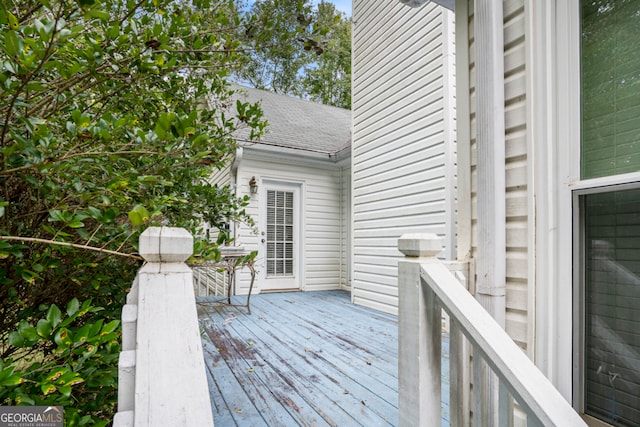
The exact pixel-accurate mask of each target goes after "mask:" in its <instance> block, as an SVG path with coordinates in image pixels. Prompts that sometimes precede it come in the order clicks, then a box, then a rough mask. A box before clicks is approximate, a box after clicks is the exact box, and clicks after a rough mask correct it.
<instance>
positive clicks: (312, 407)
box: [198, 291, 448, 427]
mask: <svg viewBox="0 0 640 427" xmlns="http://www.w3.org/2000/svg"><path fill="white" fill-rule="evenodd" d="M200 300H201V301H202V300H203V299H200ZM251 309H252V313H253V314H251V315H247V314H246V309H244V308H237V307H229V306H224V305H208V304H199V307H198V310H199V315H200V322H201V325H202V327H203V331H204V333H203V347H204V352H205V364H206V366H207V369H208V375H209V386H210V394H211V401H212V407H213V411H214V422H215V425H216V427H227V426H239V427H246V426H278V427H280V426H283V427H284V426H347V427H349V426H360V425H361V426H395V425H397V424H398V378H397V372H398V369H397V364H398V356H397V336H398V331H397V318H396V317H395V316H391V315H387V314H384V313H380V312H377V311H374V310H370V309H367V308H364V307H359V306H354V305H353V304H351V302H350V298H349V294H348V293H347V292H342V291H323V292H298V293H280V294H261V295H256V296H254V297H252V307H251ZM443 347H444V348H445V349H446V347H447V343H445V344H444V346H443ZM443 362H444V363H443V371H444V370H448V363H446V362H445V360H443ZM444 365H446V366H444ZM447 377H448V375H447ZM443 379H444V378H443ZM444 387H446V389H447V390H448V386H447V385H446V384H445V385H444V386H443V388H444ZM444 391H445V390H443V392H444ZM443 396H448V392H446V393H443ZM447 400H448V399H447ZM445 419H448V402H443V422H444V420H445Z"/></svg>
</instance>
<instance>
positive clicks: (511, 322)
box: [458, 0, 533, 350]
mask: <svg viewBox="0 0 640 427" xmlns="http://www.w3.org/2000/svg"><path fill="white" fill-rule="evenodd" d="M473 3H474V0H469V2H468V8H469V9H468V11H469V20H468V25H469V27H468V32H469V51H468V55H469V76H470V82H469V85H470V94H469V101H468V102H469V110H470V117H469V123H468V124H467V125H469V124H470V129H471V131H470V133H471V171H472V174H471V193H472V194H471V204H472V206H471V216H472V227H471V230H472V236H471V241H472V246H473V248H472V254H474V255H475V254H476V253H477V234H478V233H477V232H478V229H477V226H478V224H477V211H476V201H477V193H476V189H477V174H476V161H477V157H476V145H475V144H476V141H475V135H476V122H475V112H476V100H475V88H474V84H475V54H476V52H475V37H474V31H475V27H474V15H473ZM503 11H504V68H505V76H504V85H505V86H504V88H505V133H506V148H505V164H506V217H507V218H506V227H507V229H506V240H507V242H506V244H507V248H506V254H507V260H506V270H507V271H506V274H507V277H506V286H507V290H506V307H507V312H506V330H507V332H508V333H509V335H510V336H511V337H512V338H513V339H514V341H515V342H516V343H517V344H518V345H520V346H521V347H522V348H523V349H525V350H526V349H527V347H528V345H529V343H530V342H531V340H532V338H533V337H532V336H531V335H532V334H531V333H530V332H529V323H528V322H529V319H528V313H529V311H530V310H529V301H530V295H529V292H531V289H532V287H531V286H529V278H530V275H529V272H530V263H529V251H528V249H527V248H528V246H529V236H530V233H531V229H530V228H531V226H530V223H531V221H532V220H533V219H532V218H530V217H529V212H530V211H531V207H530V204H531V198H530V194H529V191H530V188H529V185H528V161H529V159H528V155H527V122H526V117H527V114H526V112H527V105H526V88H527V86H526V68H525V59H526V49H525V29H526V26H525V14H524V0H507V1H504V2H503ZM458 25H465V22H464V21H463V20H459V21H458ZM459 48H460V47H459ZM460 125H463V124H462V123H460Z"/></svg>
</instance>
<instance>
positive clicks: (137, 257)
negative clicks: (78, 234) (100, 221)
mask: <svg viewBox="0 0 640 427" xmlns="http://www.w3.org/2000/svg"><path fill="white" fill-rule="evenodd" d="M0 240H7V241H17V242H31V243H44V244H47V245H55V246H66V247H70V248H76V249H87V250H90V251H95V252H101V253H105V254H109V255H117V256H121V257H125V258H131V259H135V260H138V261H142V259H143V258H142V257H141V256H140V255H135V254H126V253H123V252H117V251H111V250H109V249H104V248H97V247H95V246H88V245H79V244H77V243H69V242H59V241H57V240H47V239H39V238H37V237H20V236H0Z"/></svg>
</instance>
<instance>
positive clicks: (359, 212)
mask: <svg viewBox="0 0 640 427" xmlns="http://www.w3.org/2000/svg"><path fill="white" fill-rule="evenodd" d="M353 20H354V26H353V65H354V67H353V91H352V93H353V99H352V106H353V139H352V168H353V169H352V181H353V182H352V195H353V214H352V215H353V261H352V262H353V276H352V299H353V301H354V302H355V303H356V304H362V305H366V306H369V307H373V308H376V309H379V310H382V311H385V312H389V313H393V314H396V313H397V304H398V301H397V296H398V288H397V260H398V258H399V252H398V251H397V239H398V237H400V236H401V235H402V234H405V233H411V232H432V233H437V234H440V235H442V236H446V238H447V244H446V251H445V253H443V255H444V256H446V257H449V258H450V257H454V256H455V255H454V254H455V245H454V243H453V242H454V238H455V229H454V221H453V217H454V212H455V211H454V209H455V200H454V193H455V192H454V189H455V173H454V172H455V164H454V162H455V144H454V142H455V141H454V134H455V121H454V116H455V111H454V103H455V101H454V98H453V97H454V88H453V80H454V74H453V71H454V66H455V65H454V46H453V43H454V35H453V30H454V28H453V27H454V22H453V12H451V11H448V10H446V9H444V8H442V7H440V6H436V5H433V4H428V5H427V6H424V7H421V8H419V9H412V8H408V7H406V6H404V5H402V4H401V3H399V2H395V1H394V2H389V1H371V0H354V1H353Z"/></svg>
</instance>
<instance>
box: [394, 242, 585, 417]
mask: <svg viewBox="0 0 640 427" xmlns="http://www.w3.org/2000/svg"><path fill="white" fill-rule="evenodd" d="M398 249H399V250H400V251H401V252H402V253H403V254H404V255H405V257H404V258H403V259H402V260H401V261H400V262H399V263H398V286H399V318H398V320H399V336H398V341H399V343H398V344H399V366H398V378H399V411H400V413H399V419H400V426H403V427H404V426H406V427H415V426H431V425H439V424H440V422H439V420H440V417H441V415H440V414H441V376H442V373H441V366H440V364H441V331H442V327H441V318H442V311H444V312H446V314H448V316H449V317H450V337H449V339H450V344H449V351H450V354H449V360H450V362H449V363H450V367H449V371H450V375H451V376H450V380H449V381H450V384H449V385H450V397H449V398H450V408H451V412H450V416H451V419H450V423H451V425H452V426H468V425H470V422H469V421H470V420H471V425H473V426H511V425H514V414H516V413H517V412H518V411H516V410H515V408H517V407H519V408H520V410H521V411H522V412H524V417H525V420H526V425H527V426H545V427H548V426H557V427H572V426H586V424H585V423H584V422H583V421H582V419H581V418H580V416H579V415H578V414H577V413H576V412H575V411H574V410H573V408H572V407H571V405H570V404H569V403H568V402H567V401H566V400H565V399H564V397H563V396H562V395H561V394H560V392H559V391H558V390H556V388H555V387H554V386H553V385H552V384H551V382H549V380H547V378H546V377H545V376H544V375H543V374H542V372H540V371H539V370H538V369H537V368H536V366H535V365H534V364H533V363H532V362H531V360H529V359H528V358H527V356H526V355H525V353H524V352H523V351H522V350H521V349H520V348H519V347H518V346H517V345H516V344H515V343H514V342H513V340H512V339H511V338H510V337H509V336H508V335H507V333H506V332H505V331H504V329H502V328H501V327H500V326H499V325H498V323H496V322H495V320H494V319H493V318H492V317H491V316H490V315H489V313H488V312H487V311H485V310H484V309H483V308H482V306H481V305H480V304H479V303H478V302H477V301H476V300H475V298H474V297H473V296H472V295H471V294H470V293H469V292H468V291H467V290H466V289H465V287H464V286H462V285H461V283H460V282H459V280H458V279H456V277H455V276H454V275H453V274H452V273H451V272H450V271H449V269H448V268H447V267H446V266H445V265H444V264H443V263H442V262H441V261H439V260H438V259H437V258H436V256H437V254H438V253H440V252H441V251H442V240H441V239H440V238H439V237H438V236H436V235H433V234H413V235H405V236H402V237H401V238H400V239H399V240H398ZM463 337H464V338H463ZM469 347H470V349H469ZM469 350H470V351H469ZM470 354H472V355H473V357H472V362H471V372H472V373H471V375H469V371H470V367H469V363H470V362H469V360H470V357H469V356H470ZM488 371H490V372H491V373H490V374H488V375H487V374H486V372H488ZM470 376H471V377H472V378H469V377H470ZM486 378H489V380H486ZM490 381H496V382H497V383H498V387H497V388H498V390H499V391H498V393H497V396H496V397H495V400H496V401H497V402H496V404H495V405H494V404H492V403H491V402H492V398H491V396H487V394H488V392H487V390H490V389H491V388H492V387H489V386H488V385H484V386H483V385H482V384H487V382H490ZM471 383H473V387H471V394H470V391H469V390H470V384H471Z"/></svg>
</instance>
